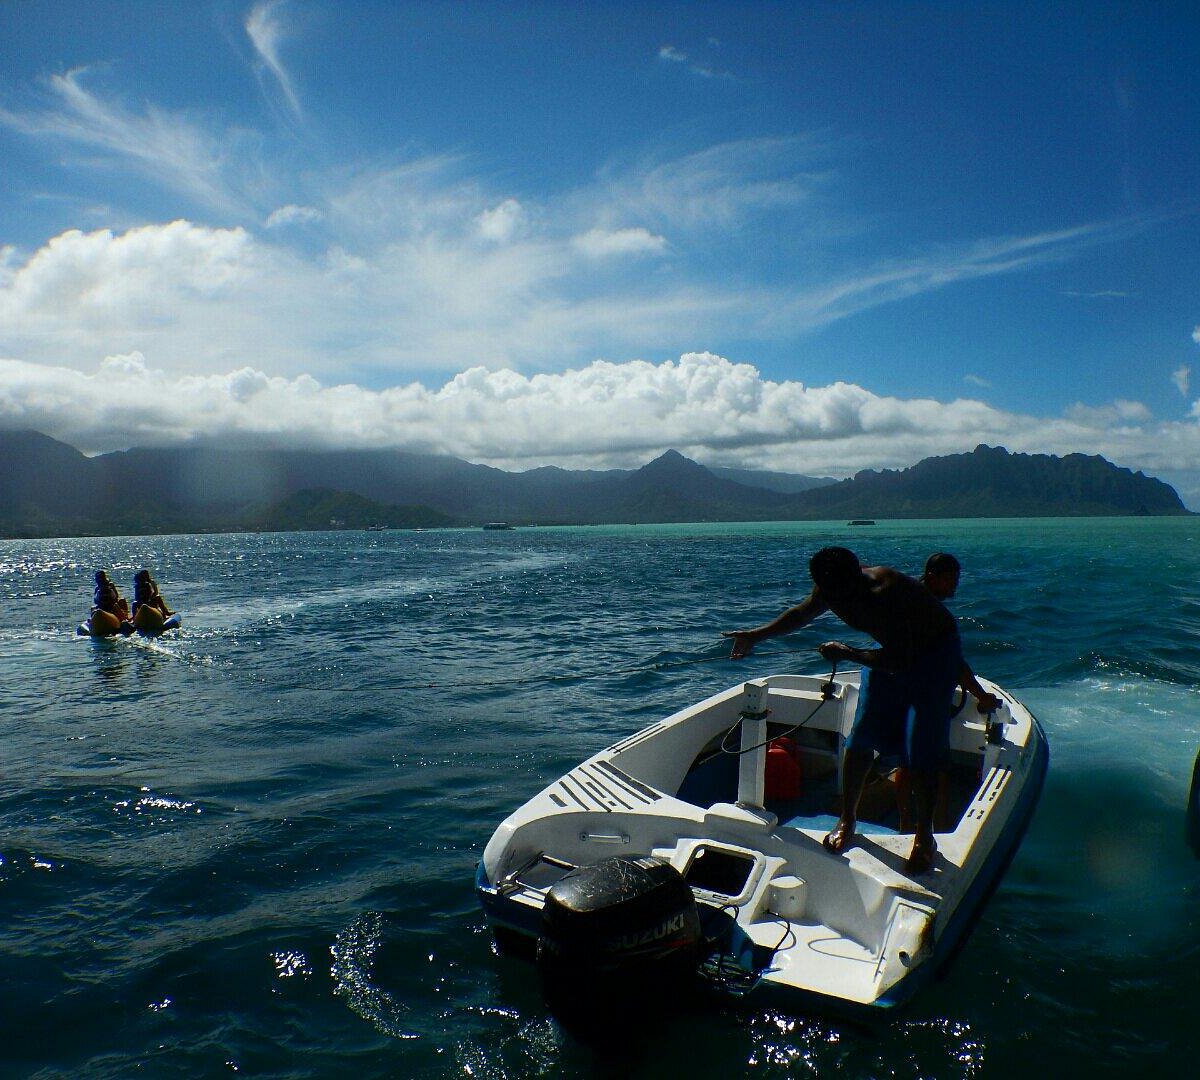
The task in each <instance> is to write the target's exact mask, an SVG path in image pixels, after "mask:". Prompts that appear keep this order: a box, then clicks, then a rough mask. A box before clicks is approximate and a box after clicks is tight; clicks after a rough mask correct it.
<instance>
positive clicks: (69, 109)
mask: <svg viewBox="0 0 1200 1080" xmlns="http://www.w3.org/2000/svg"><path fill="white" fill-rule="evenodd" d="M91 74H93V73H92V72H91V71H90V70H89V69H87V68H76V69H74V70H72V71H68V72H66V73H65V74H61V75H52V76H51V77H50V78H49V79H48V80H47V82H46V87H47V90H48V97H47V102H46V104H45V107H43V108H37V109H30V110H27V111H23V112H18V111H14V110H10V109H7V108H0V124H4V125H5V126H7V127H9V128H11V129H13V130H15V131H18V132H20V133H22V134H24V135H27V136H30V137H32V138H36V139H41V140H49V141H53V142H56V143H60V144H65V145H67V146H74V147H76V148H79V149H82V150H86V151H88V152H89V154H90V155H91V158H90V160H89V161H88V163H87V164H88V165H89V166H94V165H95V164H96V161H97V157H96V155H100V158H99V160H100V162H101V163H103V164H104V165H106V166H107V167H108V168H111V169H122V168H123V169H131V170H133V171H134V172H136V173H138V174H140V175H141V176H143V177H145V178H147V179H149V180H151V181H153V182H154V183H156V184H159V185H161V186H162V187H163V188H166V189H168V190H171V191H175V192H181V193H183V194H185V195H187V196H188V197H190V198H192V199H194V200H195V201H196V202H197V203H199V204H201V205H203V206H205V207H207V208H212V209H217V210H220V211H223V212H225V213H231V214H235V215H238V216H244V215H246V214H249V213H251V212H252V210H251V206H250V201H249V200H247V199H246V198H245V197H244V196H243V195H242V194H240V193H239V192H238V190H237V185H236V184H235V183H233V182H231V177H230V173H231V171H233V170H236V168H237V162H238V155H239V151H240V149H242V148H241V147H240V146H239V144H241V143H244V142H245V133H242V132H238V131H230V130H224V131H221V132H219V133H214V132H212V131H209V130H208V129H206V127H205V126H204V125H202V124H199V123H196V122H193V121H192V120H190V119H188V118H187V117H186V116H184V115H182V114H179V113H171V112H168V111H165V110H162V109H159V108H157V107H155V106H154V105H146V106H144V107H143V108H142V109H140V110H135V109H131V108H129V107H128V106H126V105H125V104H123V103H121V102H120V101H118V100H116V99H115V98H113V97H105V96H104V95H102V94H98V93H95V92H94V91H92V90H91V89H89V88H88V86H87V85H86V80H87V78H88V77H89V75H91Z"/></svg>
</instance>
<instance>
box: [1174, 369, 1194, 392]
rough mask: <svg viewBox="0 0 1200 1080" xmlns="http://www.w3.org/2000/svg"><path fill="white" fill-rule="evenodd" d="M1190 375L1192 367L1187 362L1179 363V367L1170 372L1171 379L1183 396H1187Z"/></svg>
mask: <svg viewBox="0 0 1200 1080" xmlns="http://www.w3.org/2000/svg"><path fill="white" fill-rule="evenodd" d="M1191 375H1192V369H1191V368H1190V367H1188V366H1187V364H1180V365H1179V367H1177V368H1176V369H1175V370H1174V371H1172V372H1171V381H1172V382H1173V383H1174V384H1175V386H1176V388H1177V389H1178V390H1179V392H1180V393H1181V394H1182V395H1183V396H1184V397H1187V396H1188V389H1189V385H1190V381H1191Z"/></svg>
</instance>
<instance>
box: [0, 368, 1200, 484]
mask: <svg viewBox="0 0 1200 1080" xmlns="http://www.w3.org/2000/svg"><path fill="white" fill-rule="evenodd" d="M0 426H3V427H5V428H34V429H37V430H40V431H44V432H46V433H47V434H50V435H52V436H54V437H56V438H59V439H62V440H63V441H65V442H68V443H70V444H72V445H74V446H77V447H79V448H80V449H84V450H87V451H106V450H113V449H118V448H122V447H127V446H132V445H168V444H174V443H177V442H179V441H182V440H192V439H220V440H226V441H234V442H239V443H247V442H254V443H265V444H270V445H276V446H289V447H306V446H313V447H356V448H365V447H400V448H406V449H413V450H422V451H429V452H436V453H448V454H453V455H455V456H458V457H462V458H466V459H469V460H472V461H481V462H486V463H489V464H492V465H496V466H498V467H502V468H513V469H523V468H529V467H533V466H537V465H542V464H560V465H564V466H567V467H577V468H580V467H635V466H638V465H641V464H644V463H645V462H646V461H647V460H649V459H650V458H651V457H653V456H655V455H657V454H658V453H661V452H662V451H663V450H665V449H668V448H672V447H673V448H675V449H678V450H680V451H682V452H683V453H685V454H688V455H689V456H691V457H694V458H696V459H697V460H700V461H704V462H707V463H710V464H729V465H742V466H746V467H753V468H765V469H775V470H781V471H790V472H802V473H809V474H815V475H828V476H847V475H850V474H852V473H854V472H856V471H858V470H859V469H863V468H879V467H889V468H903V467H906V466H908V465H911V464H913V463H914V462H916V461H918V460H919V459H921V458H923V457H927V456H930V455H935V454H948V453H960V452H963V451H968V450H971V449H972V448H973V447H974V446H975V445H977V444H978V443H980V442H986V443H991V444H1000V445H1004V446H1006V447H1007V448H1008V449H1009V450H1011V451H1013V452H1019V451H1021V452H1029V453H1058V454H1063V453H1072V452H1086V453H1099V454H1104V455H1105V456H1106V457H1108V458H1109V459H1110V460H1113V461H1116V462H1117V463H1119V464H1122V465H1125V466H1127V467H1132V468H1141V469H1144V470H1146V471H1147V472H1149V473H1151V474H1160V473H1162V472H1173V473H1174V475H1175V476H1176V477H1178V478H1180V479H1181V480H1182V481H1183V483H1181V489H1182V491H1183V492H1186V493H1189V494H1190V496H1191V497H1193V498H1195V497H1196V496H1197V495H1200V474H1197V473H1196V472H1194V471H1193V472H1188V473H1185V474H1181V473H1180V472H1179V470H1178V463H1179V461H1181V460H1190V461H1196V460H1200V425H1196V424H1192V423H1187V424H1180V423H1173V424H1167V423H1158V422H1155V421H1154V419H1153V417H1151V415H1150V413H1149V411H1148V410H1147V409H1145V407H1144V406H1141V405H1139V404H1138V403H1136V402H1128V401H1123V402H1115V403H1113V405H1112V406H1110V407H1107V408H1103V409H1084V408H1082V407H1076V408H1074V409H1072V410H1070V411H1069V412H1068V413H1067V414H1065V415H1064V416H1063V417H1061V418H1059V419H1050V420H1047V419H1045V418H1042V417H1030V416H1022V415H1019V414H1014V413H1010V412H1005V411H1002V410H998V409H994V408H992V407H990V406H988V405H986V404H984V403H982V402H979V401H974V400H970V399H959V400H954V401H935V400H932V399H925V398H921V399H901V398H894V397H886V396H881V395H878V394H875V393H873V392H871V391H870V390H868V389H866V388H864V387H861V386H857V385H855V384H853V383H846V382H837V383H833V384H831V385H828V386H807V385H805V384H803V383H801V382H795V381H785V382H775V381H772V380H768V379H764V378H763V377H762V375H761V374H760V373H759V371H758V370H757V369H756V368H755V367H753V366H752V365H749V364H739V363H734V362H732V361H730V360H728V359H725V358H723V357H719V356H715V355H712V354H709V353H687V354H684V355H682V356H681V357H680V358H679V359H678V360H677V361H668V362H664V363H657V364H655V363H649V362H645V361H629V362H626V363H620V364H616V363H609V362H603V361H597V362H594V363H591V364H588V365H586V366H583V367H580V368H576V369H572V370H568V371H564V372H561V373H558V374H535V375H529V376H527V375H522V374H519V373H517V372H515V371H512V370H509V369H502V370H487V369H486V368H483V367H478V366H476V367H471V368H468V369H466V370H464V371H461V372H459V373H458V374H457V375H455V376H454V377H453V378H450V379H448V380H446V381H445V382H444V383H442V384H441V385H440V386H437V387H435V388H427V387H424V386H422V385H420V384H419V383H416V382H413V383H408V384H403V385H396V386H390V387H386V388H383V389H370V388H366V387H363V386H359V385H356V384H352V383H342V384H337V385H325V384H322V383H320V382H318V381H317V380H315V379H313V378H312V377H311V376H308V375H299V376H296V377H293V378H283V377H279V376H272V375H268V374H267V373H265V372H263V371H261V370H259V369H258V368H255V367H252V366H241V367H236V368H232V369H230V370H227V371H225V372H221V373H213V374H209V375H180V374H170V373H168V372H166V371H163V370H161V369H156V368H154V367H153V366H152V365H150V364H149V363H148V362H147V360H146V358H145V357H144V356H142V355H141V354H138V353H125V354H114V355H112V356H109V357H107V358H106V359H105V360H104V361H103V362H102V363H101V364H100V365H99V366H98V367H96V368H94V369H93V370H92V371H91V372H80V371H76V370H73V369H70V368H64V367H56V366H47V365H40V364H29V363H25V362H22V361H19V360H0ZM1188 484H1191V487H1190V488H1189V487H1188V486H1187V485H1188Z"/></svg>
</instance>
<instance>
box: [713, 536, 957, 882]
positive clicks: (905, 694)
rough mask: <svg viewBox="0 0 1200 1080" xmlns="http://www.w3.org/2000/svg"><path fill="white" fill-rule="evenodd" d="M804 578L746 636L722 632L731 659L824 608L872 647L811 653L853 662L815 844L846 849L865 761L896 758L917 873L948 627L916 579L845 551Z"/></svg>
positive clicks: (949, 685)
mask: <svg viewBox="0 0 1200 1080" xmlns="http://www.w3.org/2000/svg"><path fill="white" fill-rule="evenodd" d="M809 573H810V574H811V575H812V579H813V590H812V592H811V593H809V595H808V596H807V597H806V598H805V599H804V600H802V601H800V603H799V604H797V605H796V606H795V607H791V608H788V609H787V611H785V612H783V614H781V615H779V616H778V617H777V618H775V619H773V620H772V621H771V622H769V623H764V624H763V625H762V626H759V627H757V628H755V629H753V630H731V631H726V632H725V636H726V637H731V638H733V649H732V651H731V653H730V655H731V656H732V657H733V658H734V659H735V660H736V659H740V658H741V657H743V656H746V655H747V654H748V653H749V652H750V651H751V649H753V647H754V645H755V643H756V642H759V641H762V640H763V639H764V638H769V637H776V636H777V635H780V634H789V633H791V632H792V631H793V630H798V629H800V627H802V626H807V625H808V624H809V623H810V622H812V621H813V619H815V618H817V616H818V615H823V614H824V613H825V612H826V611H832V612H833V613H834V614H835V615H836V616H837V617H838V618H839V619H841V620H842V622H844V623H845V624H846V625H847V626H849V627H852V628H853V629H855V630H860V631H862V632H863V633H864V634H870V635H871V637H872V638H874V640H875V641H876V642H878V644H879V647H878V648H875V649H858V648H854V647H852V646H850V645H846V644H844V643H843V642H840V641H827V642H825V643H824V644H823V645H821V646H820V647H819V649H818V651H819V652H820V654H821V655H822V656H823V657H824V658H825V659H826V660H829V661H838V660H849V661H851V662H853V663H856V664H861V665H862V666H863V676H862V684H861V690H860V692H859V698H858V713H857V715H856V716H855V718H854V726H853V728H852V729H851V731H850V737H849V738H848V739H847V740H846V753H845V758H844V762H843V766H842V796H843V807H842V816H841V818H840V820H839V821H838V823H837V825H835V826H834V828H833V831H832V832H831V833H830V834H829V835H828V836H827V837H826V838H825V846H826V847H827V848H828V849H829V850H830V851H832V852H834V853H835V854H836V853H838V852H841V851H842V850H844V849H845V848H846V847H847V846H848V845H849V844H850V842H851V840H852V839H853V837H854V827H855V824H856V822H857V814H858V802H859V799H860V797H861V796H862V791H863V787H864V785H865V784H866V781H867V777H868V775H869V774H870V771H871V766H872V763H873V761H874V755H875V754H876V753H879V754H880V755H881V756H884V757H892V756H896V757H899V758H900V760H901V762H902V764H903V765H904V766H905V767H906V768H908V770H909V772H910V775H911V777H912V786H913V794H914V795H915V797H916V829H915V833H914V836H913V847H912V853H911V854H910V855H909V858H908V863H907V864H906V869H907V870H908V872H909V873H910V874H919V873H923V872H925V871H926V870H928V869H929V868H930V867H931V866H932V865H933V858H934V855H935V854H936V853H937V845H936V843H935V842H934V838H933V809H934V787H935V777H936V775H937V771H938V769H939V768H941V767H942V764H943V761H944V758H945V755H946V749H947V738H948V733H949V721H950V709H951V703H952V699H953V696H954V688H955V687H956V686H957V685H958V676H959V671H960V667H961V665H962V646H961V644H960V643H959V638H958V625H957V623H956V622H955V619H954V616H953V615H951V614H950V612H949V611H947V610H946V609H945V607H943V606H942V604H941V603H940V602H939V601H938V600H937V599H936V598H935V597H934V596H933V595H932V594H931V593H930V592H929V590H928V589H926V588H925V587H924V586H923V585H922V584H921V583H920V582H919V581H916V580H914V579H913V578H910V577H908V576H907V575H905V574H902V573H900V572H899V571H898V570H893V569H892V568H891V567H890V566H862V565H861V564H860V563H859V561H858V556H856V555H855V554H854V552H852V551H849V550H847V549H846V548H843V547H827V548H822V549H821V550H820V551H818V552H817V553H816V554H815V555H814V556H813V557H812V559H811V560H810V562H809Z"/></svg>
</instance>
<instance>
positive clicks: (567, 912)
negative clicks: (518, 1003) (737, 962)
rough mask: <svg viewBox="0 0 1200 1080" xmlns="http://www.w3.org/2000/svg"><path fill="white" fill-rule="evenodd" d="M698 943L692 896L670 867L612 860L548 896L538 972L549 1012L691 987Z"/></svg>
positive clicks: (636, 859) (578, 872) (570, 878)
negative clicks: (550, 1007)
mask: <svg viewBox="0 0 1200 1080" xmlns="http://www.w3.org/2000/svg"><path fill="white" fill-rule="evenodd" d="M703 940H704V939H703V935H702V933H701V929H700V915H699V911H698V909H697V907H696V900H695V898H694V897H693V896H692V890H691V888H690V887H689V885H688V884H687V882H686V881H684V879H683V877H682V875H680V873H679V872H678V871H677V870H676V869H675V868H674V867H673V866H671V865H670V864H669V863H666V862H664V861H663V860H661V859H656V858H653V857H651V856H630V855H617V856H614V857H612V858H609V859H604V860H602V861H601V862H598V863H593V864H592V865H590V866H580V867H577V868H576V869H574V870H572V871H571V872H570V873H568V874H567V875H566V876H565V877H563V878H561V879H560V880H559V881H557V882H556V883H555V884H554V885H553V886H552V887H551V888H550V890H549V891H548V892H547V894H546V903H545V907H544V909H543V911H542V930H541V937H540V938H539V940H538V949H537V959H538V967H539V969H540V971H541V973H542V981H543V985H544V987H545V990H546V994H547V997H548V998H549V999H550V1001H551V1004H552V1005H558V1006H560V1007H561V1006H563V1005H567V1006H574V1007H586V1008H593V1007H595V1006H596V1005H598V1004H600V1005H610V1006H616V1005H619V1004H620V1002H622V1001H627V1000H630V999H632V998H634V997H636V998H638V999H639V1000H644V999H645V997H646V995H648V994H649V995H659V994H662V993H664V992H669V991H671V990H675V989H681V988H682V987H683V986H684V985H685V984H686V983H688V982H689V981H691V980H693V978H694V976H695V973H696V968H697V966H698V964H699V962H700V960H701V958H702V945H703Z"/></svg>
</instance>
